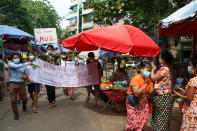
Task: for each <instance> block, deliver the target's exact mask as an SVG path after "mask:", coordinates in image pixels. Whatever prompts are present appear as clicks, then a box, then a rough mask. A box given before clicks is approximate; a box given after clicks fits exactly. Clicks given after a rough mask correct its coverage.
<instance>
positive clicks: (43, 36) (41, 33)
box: [34, 28, 57, 44]
mask: <svg viewBox="0 0 197 131" xmlns="http://www.w3.org/2000/svg"><path fill="white" fill-rule="evenodd" d="M34 34H35V39H36V41H37V42H38V43H39V44H50V43H57V34H56V28H38V29H34Z"/></svg>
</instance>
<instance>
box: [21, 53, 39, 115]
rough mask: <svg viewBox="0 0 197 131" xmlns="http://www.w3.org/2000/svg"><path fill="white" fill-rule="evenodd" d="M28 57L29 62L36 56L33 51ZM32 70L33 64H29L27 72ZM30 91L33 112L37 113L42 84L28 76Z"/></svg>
mask: <svg viewBox="0 0 197 131" xmlns="http://www.w3.org/2000/svg"><path fill="white" fill-rule="evenodd" d="M28 57H29V60H28V61H29V62H33V61H34V60H35V56H34V54H33V53H29V54H28ZM31 70H32V66H27V67H26V72H25V73H26V74H29V73H28V72H29V71H31ZM27 85H28V92H29V95H30V97H31V99H32V101H33V102H32V107H33V112H34V113H37V112H38V110H37V103H38V95H39V92H40V84H38V83H33V81H32V80H30V79H29V78H28V84H27Z"/></svg>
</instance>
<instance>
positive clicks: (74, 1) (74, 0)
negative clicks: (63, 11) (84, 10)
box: [70, 0, 78, 7]
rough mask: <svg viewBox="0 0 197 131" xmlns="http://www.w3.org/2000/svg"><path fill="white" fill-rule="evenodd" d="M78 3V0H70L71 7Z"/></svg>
mask: <svg viewBox="0 0 197 131" xmlns="http://www.w3.org/2000/svg"><path fill="white" fill-rule="evenodd" d="M77 4H78V0H71V1H70V7H72V6H75V5H77Z"/></svg>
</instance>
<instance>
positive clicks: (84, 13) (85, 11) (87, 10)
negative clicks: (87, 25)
mask: <svg viewBox="0 0 197 131" xmlns="http://www.w3.org/2000/svg"><path fill="white" fill-rule="evenodd" d="M92 12H93V9H90V8H89V9H83V10H82V15H86V14H90V13H92Z"/></svg>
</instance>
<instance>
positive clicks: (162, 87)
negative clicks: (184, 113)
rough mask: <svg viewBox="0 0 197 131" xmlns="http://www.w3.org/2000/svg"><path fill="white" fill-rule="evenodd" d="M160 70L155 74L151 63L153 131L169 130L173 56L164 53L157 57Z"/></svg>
mask: <svg viewBox="0 0 197 131" xmlns="http://www.w3.org/2000/svg"><path fill="white" fill-rule="evenodd" d="M159 63H160V64H161V68H160V69H159V71H157V72H156V67H155V65H154V63H152V71H151V78H152V80H153V81H154V82H155V83H156V84H155V87H154V88H155V89H156V93H155V95H154V97H153V103H152V104H153V111H152V112H153V113H152V126H153V128H154V130H155V131H159V130H162V131H167V130H169V122H170V116H171V111H172V107H173V104H174V99H173V96H172V87H173V82H174V70H173V56H172V55H171V54H170V53H169V52H167V51H165V52H162V53H161V55H160V57H159Z"/></svg>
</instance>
